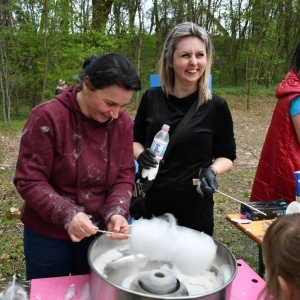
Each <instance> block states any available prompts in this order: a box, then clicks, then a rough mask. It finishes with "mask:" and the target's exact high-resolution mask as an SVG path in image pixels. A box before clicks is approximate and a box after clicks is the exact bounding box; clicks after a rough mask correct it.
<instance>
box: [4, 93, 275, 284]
mask: <svg viewBox="0 0 300 300" xmlns="http://www.w3.org/2000/svg"><path fill="white" fill-rule="evenodd" d="M221 96H222V95H221ZM224 98H226V99H227V101H228V104H229V107H230V109H231V113H232V116H233V120H234V132H235V138H236V144H237V160H236V161H235V163H234V166H233V168H232V170H230V171H229V172H227V173H226V174H223V175H221V176H219V177H218V183H219V190H220V191H222V192H224V193H226V194H228V195H230V196H232V197H234V198H236V199H238V200H240V201H248V199H249V195H250V192H251V186H252V181H253V178H254V175H255V170H256V166H257V163H258V160H259V156H260V152H261V148H262V145H263V142H264V138H265V135H266V132H267V129H268V125H269V123H270V120H271V116H272V111H273V108H274V106H275V104H276V99H275V98H274V97H269V98H267V97H266V98H259V99H251V109H250V110H246V100H245V99H241V98H237V97H234V98H228V97H226V96H224ZM127 111H128V112H129V114H131V115H134V110H133V109H131V108H130V107H129V108H127ZM19 136H20V133H17V134H16V133H15V132H13V133H9V132H7V131H3V130H1V128H0V168H1V169H0V181H1V182H2V183H3V182H4V180H6V181H10V182H11V180H12V178H13V173H14V168H15V164H16V160H17V155H18V148H19V140H20V138H19ZM7 170H10V171H9V172H7ZM2 183H1V184H0V187H1V190H0V202H1V201H2V202H3V201H5V199H8V198H9V197H12V194H13V197H14V198H17V197H19V196H18V194H17V193H16V192H15V190H14V187H13V186H12V185H10V187H9V188H7V187H5V188H3V185H2ZM214 199H215V234H214V237H215V238H216V239H217V240H219V241H220V242H222V243H223V244H225V245H226V246H227V247H228V248H229V249H230V250H231V251H232V252H233V254H234V255H235V256H236V258H237V259H243V260H245V261H246V262H247V263H248V264H249V265H250V266H251V267H252V268H253V269H255V270H256V271H257V270H258V261H257V257H258V248H257V245H256V244H255V243H254V242H253V241H252V240H250V239H249V238H248V237H247V236H245V235H244V234H243V233H241V232H239V231H238V230H237V229H235V228H234V226H233V225H232V224H230V223H229V222H228V221H226V215H227V214H230V213H239V211H240V204H239V203H237V202H235V201H233V200H232V199H229V198H227V197H224V196H222V195H220V194H215V196H214ZM0 212H1V205H0ZM5 226H9V225H5ZM18 226H21V224H20V222H19V223H18ZM19 238H20V240H22V233H21V230H19ZM0 254H1V253H0ZM0 259H1V258H0ZM13 270H14V269H13V268H12V272H11V273H12V274H13V273H14V272H13ZM0 271H1V270H0ZM3 276H4V275H2V276H1V274H0V279H1V277H3Z"/></svg>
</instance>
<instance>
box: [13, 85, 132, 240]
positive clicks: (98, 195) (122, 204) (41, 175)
mask: <svg viewBox="0 0 300 300" xmlns="http://www.w3.org/2000/svg"><path fill="white" fill-rule="evenodd" d="M77 92H78V91H77V88H76V87H75V86H73V87H70V88H68V89H65V90H64V91H63V93H62V94H60V95H58V96H56V97H55V99H53V100H50V101H47V102H45V103H43V104H40V105H38V106H37V107H35V108H34V109H33V110H32V112H31V114H30V116H29V118H28V121H27V123H26V125H25V127H24V130H23V133H22V139H21V145H20V151H19V157H18V162H17V167H16V173H15V178H14V184H15V186H16V188H17V190H18V192H19V193H20V195H21V196H22V198H23V199H24V201H25V203H24V206H23V208H22V212H21V220H22V222H23V223H24V224H25V225H26V226H27V227H29V228H30V229H32V230H34V231H36V232H38V233H40V234H42V235H44V236H47V237H50V238H57V239H63V240H68V239H70V237H69V235H68V233H67V230H66V228H67V226H68V224H69V222H70V220H71V219H72V218H73V217H74V215H75V214H76V213H78V212H79V211H84V212H85V213H86V214H88V215H91V216H92V217H93V219H94V221H95V222H96V223H97V224H96V225H98V226H99V227H100V228H102V229H104V228H105V223H107V222H108V220H109V218H110V217H111V215H113V214H120V215H122V216H124V217H125V218H128V217H129V212H128V208H129V203H130V199H131V193H132V190H133V186H134V179H135V174H134V160H133V146H132V145H133V131H132V120H131V118H130V117H129V116H128V114H126V113H125V112H124V113H122V114H121V115H120V116H119V118H118V119H116V120H113V121H108V122H106V123H98V122H96V121H93V120H91V119H88V118H86V117H85V116H84V115H83V114H82V112H81V110H80V108H79V105H78V103H77V100H76V95H77Z"/></svg>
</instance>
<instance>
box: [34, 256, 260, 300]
mask: <svg viewBox="0 0 300 300" xmlns="http://www.w3.org/2000/svg"><path fill="white" fill-rule="evenodd" d="M237 264H238V272H237V276H236V278H235V279H234V281H233V283H232V288H231V298H230V300H254V299H257V298H258V295H259V293H260V292H261V290H262V289H263V288H264V286H265V281H264V280H263V279H262V278H261V277H260V276H259V275H258V274H257V273H255V272H254V270H252V269H251V268H250V267H249V266H248V265H247V264H246V263H245V262H244V261H243V260H241V259H239V260H237ZM88 289H89V275H77V276H65V277H53V278H42V279H33V280H32V281H31V292H30V300H89V299H90V298H89V296H88Z"/></svg>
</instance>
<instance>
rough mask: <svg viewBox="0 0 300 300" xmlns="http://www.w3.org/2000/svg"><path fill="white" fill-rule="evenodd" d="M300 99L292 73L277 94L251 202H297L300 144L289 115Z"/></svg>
mask: <svg viewBox="0 0 300 300" xmlns="http://www.w3.org/2000/svg"><path fill="white" fill-rule="evenodd" d="M299 95H300V80H299V78H298V76H297V75H296V74H295V72H294V71H291V72H290V73H289V74H288V76H287V77H286V79H284V80H283V81H282V82H281V83H280V84H279V86H278V88H277V91H276V97H277V98H278V99H279V100H278V102H277V104H276V107H275V109H274V112H273V116H272V120H271V124H270V127H269V130H268V133H267V136H266V139H265V143H264V145H263V149H262V152H261V157H260V160H259V163H258V167H257V170H256V175H255V178H254V182H253V187H252V192H251V196H250V201H263V200H276V199H280V198H284V199H285V200H286V201H287V202H288V203H290V202H292V201H294V200H295V197H296V196H295V191H296V185H295V179H294V172H295V171H298V170H300V144H299V142H298V139H297V135H296V132H295V129H294V126H293V123H292V120H291V118H290V113H289V112H290V103H291V101H292V100H293V99H294V98H295V97H297V96H299Z"/></svg>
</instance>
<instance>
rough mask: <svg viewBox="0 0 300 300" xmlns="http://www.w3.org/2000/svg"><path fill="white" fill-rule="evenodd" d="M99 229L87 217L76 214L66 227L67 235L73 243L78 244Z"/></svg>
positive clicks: (81, 213) (82, 214) (83, 214)
mask: <svg viewBox="0 0 300 300" xmlns="http://www.w3.org/2000/svg"><path fill="white" fill-rule="evenodd" d="M98 229H99V228H98V227H97V226H95V225H94V224H93V223H92V221H91V220H90V218H89V217H88V215H86V214H85V213H83V212H79V213H77V214H76V215H75V216H74V218H73V219H72V221H71V222H70V224H69V227H68V233H69V236H70V238H71V240H72V241H73V242H80V241H81V240H82V239H83V238H85V237H89V236H91V235H92V234H96V233H97V230H98Z"/></svg>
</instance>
